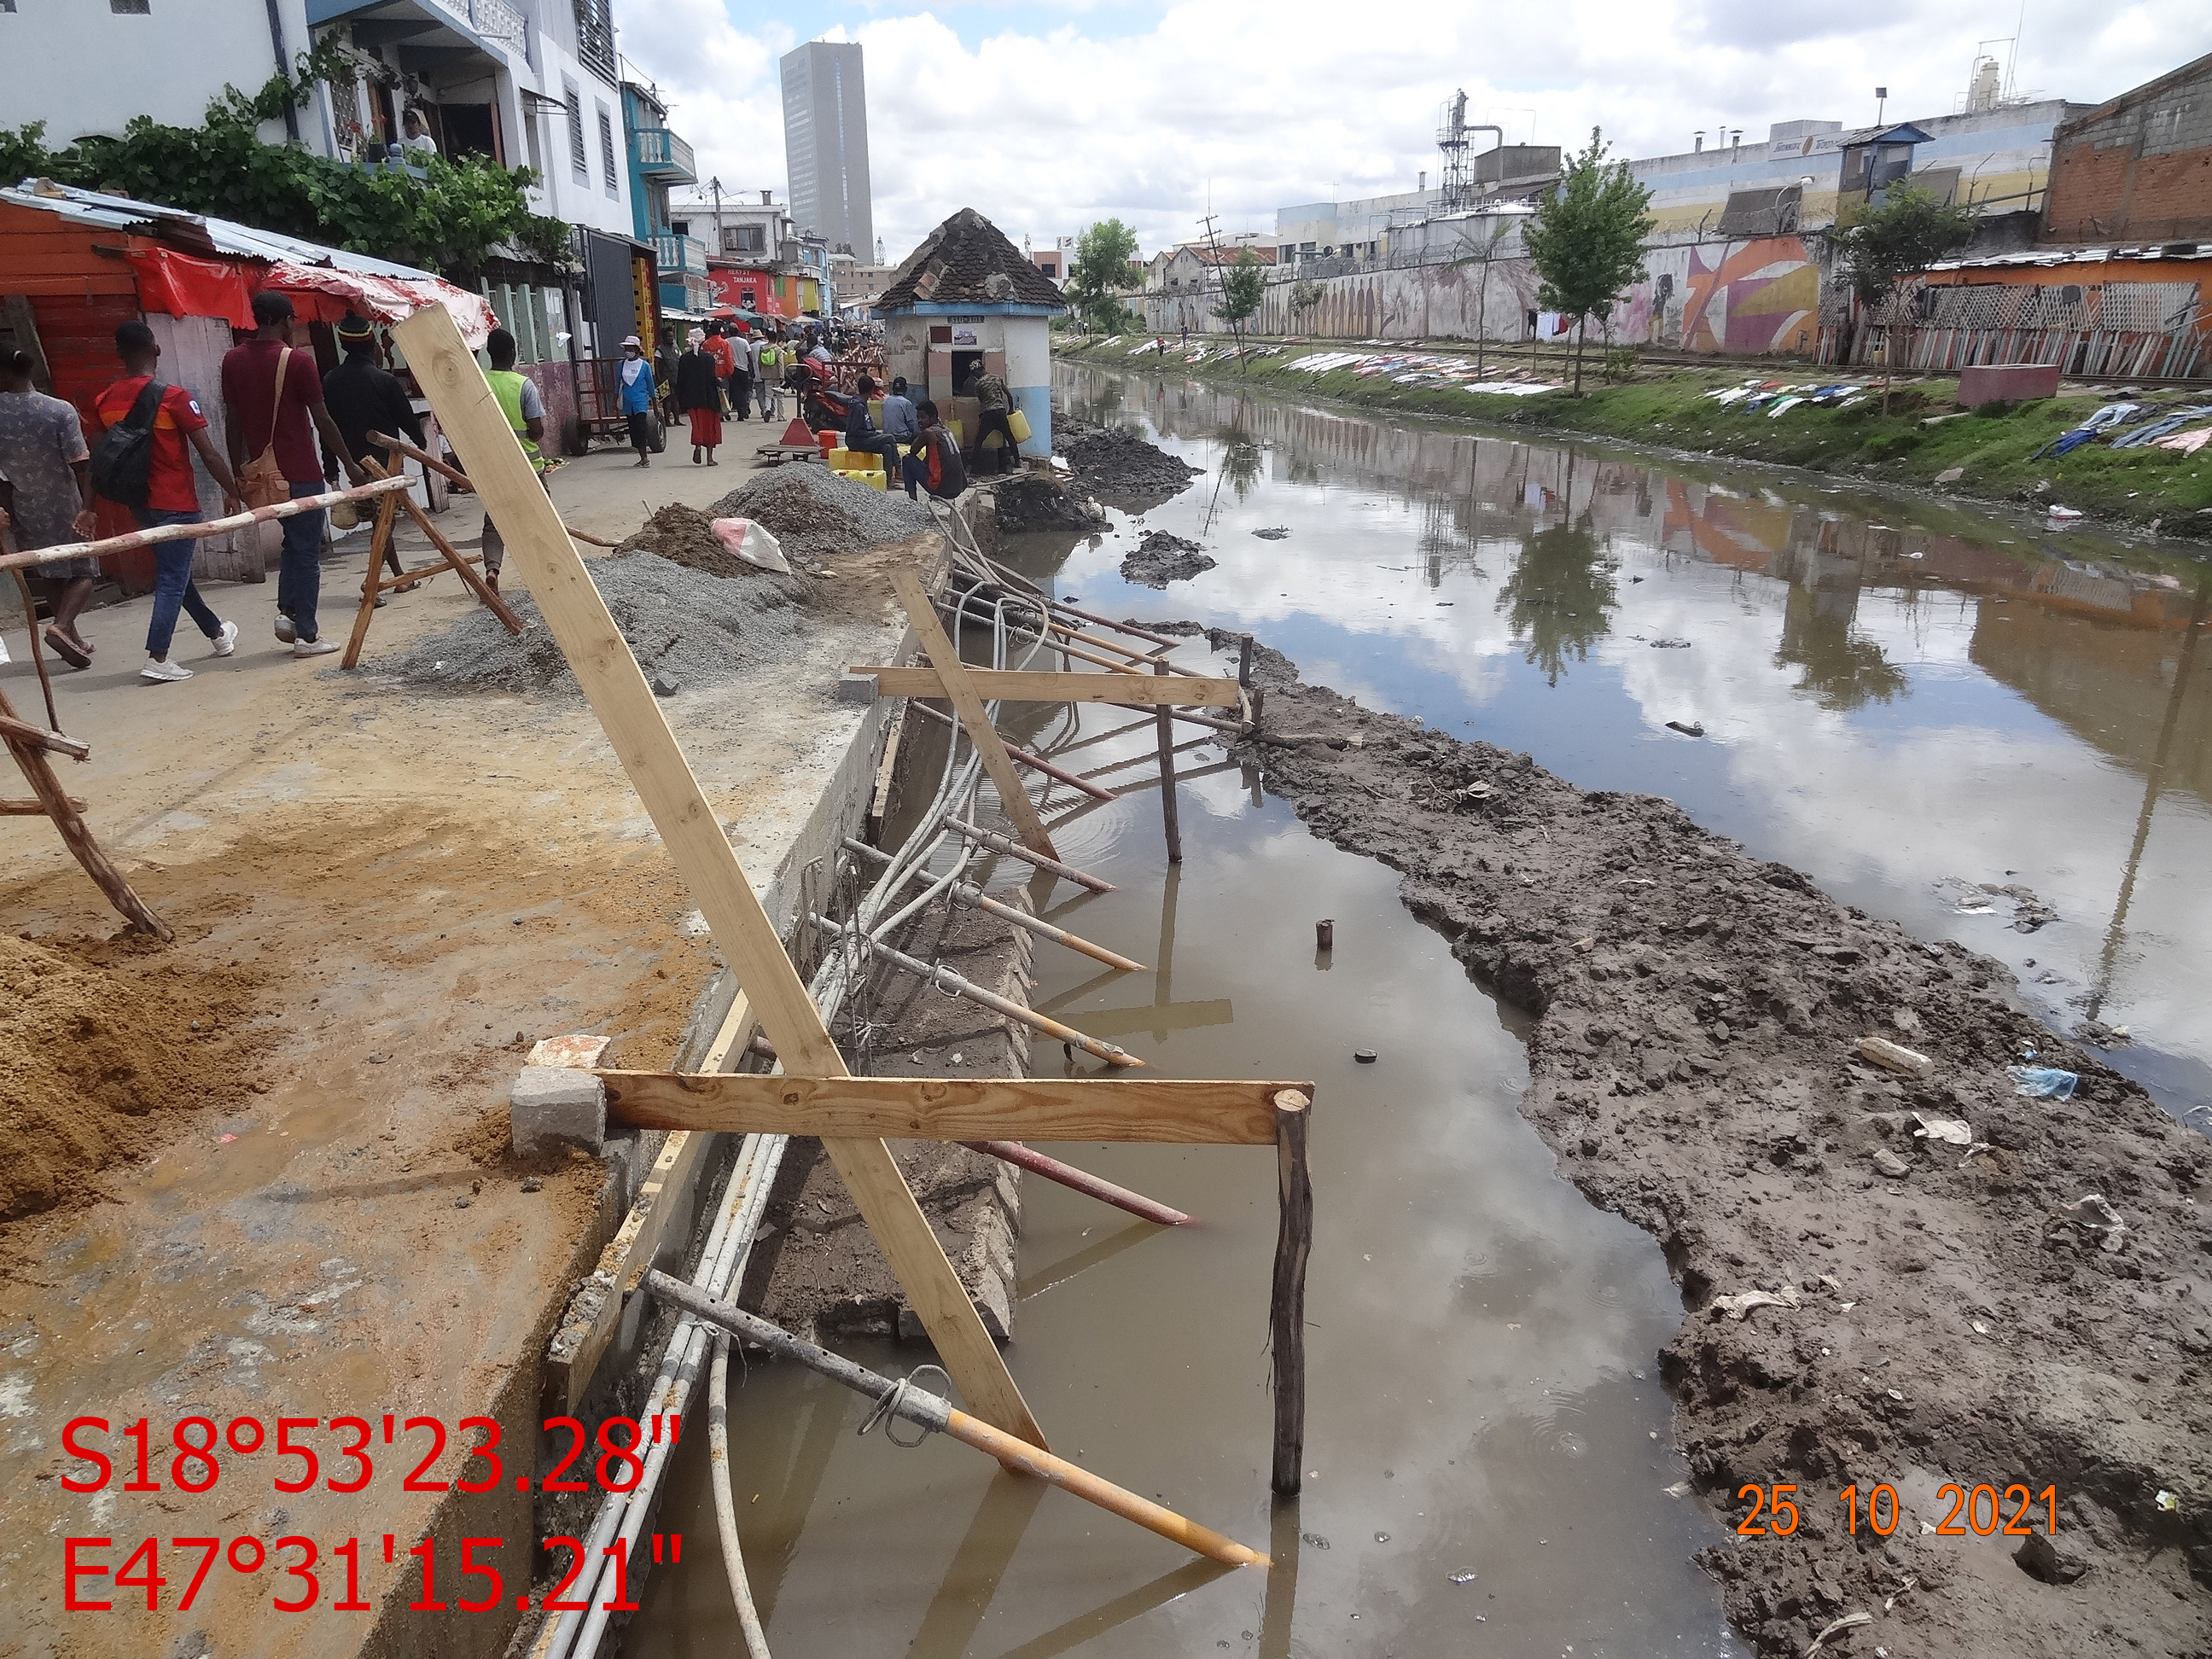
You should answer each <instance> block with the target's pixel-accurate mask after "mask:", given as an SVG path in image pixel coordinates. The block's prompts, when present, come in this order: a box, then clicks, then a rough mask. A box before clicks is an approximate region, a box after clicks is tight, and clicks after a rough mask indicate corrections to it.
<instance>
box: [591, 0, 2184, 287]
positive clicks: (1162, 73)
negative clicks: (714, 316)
mask: <svg viewBox="0 0 2212 1659" xmlns="http://www.w3.org/2000/svg"><path fill="white" fill-rule="evenodd" d="M816 15H817V16H818V17H821V18H822V19H823V21H824V22H825V23H830V24H836V27H824V28H820V29H817V31H815V34H813V35H806V34H801V33H799V32H798V31H797V30H795V29H794V28H793V27H790V26H788V25H787V24H783V23H776V24H771V25H769V26H766V27H760V28H757V29H753V30H750V31H748V30H745V29H741V28H739V27H738V26H737V25H736V24H734V23H733V22H732V21H731V19H730V17H729V15H728V14H727V12H726V10H725V9H723V7H722V5H721V4H720V3H719V0H653V3H652V4H649V5H647V4H638V5H632V6H629V7H628V8H626V9H625V11H624V14H623V18H622V21H623V36H622V46H623V53H624V55H625V56H626V57H627V58H629V60H630V62H631V63H632V64H634V65H635V67H636V68H637V69H638V70H641V71H642V72H643V73H644V74H646V75H647V76H652V77H653V78H655V79H657V80H658V81H659V84H660V87H661V88H662V90H663V91H664V92H665V93H666V94H668V95H669V96H670V97H671V99H672V100H674V103H675V114H674V120H675V123H676V125H677V129H678V131H681V132H682V133H683V134H684V137H687V138H689V139H690V141H691V143H692V144H693V145H694V146H695V147H696V149H697V151H698V154H699V159H700V164H701V167H702V172H705V173H714V174H718V175H719V176H720V178H721V179H722V181H723V183H724V184H725V185H728V186H732V187H737V188H743V187H755V186H757V185H763V184H764V185H773V186H775V188H776V189H777V191H778V192H779V194H781V191H783V189H784V188H785V185H786V180H785V177H784V165H783V119H782V109H781V93H780V89H779V83H778V79H777V74H776V67H775V60H776V58H777V57H778V55H779V54H781V52H786V51H788V50H789V49H790V47H791V46H793V44H795V43H796V42H797V41H799V40H802V39H808V38H815V37H816V36H817V35H824V34H826V35H828V36H829V37H830V38H841V37H842V38H846V39H852V40H859V41H860V42H861V44H862V45H863V46H865V47H866V50H867V58H866V63H867V78H868V92H869V99H868V101H869V111H868V115H869V148H870V152H871V161H872V171H873V173H874V179H873V185H874V199H875V218H876V228H877V231H878V234H880V235H881V236H882V237H883V238H884V240H885V242H886V243H887V244H888V246H889V248H890V252H891V254H892V256H893V257H894V258H897V257H899V256H900V255H902V254H903V253H904V252H907V251H908V249H910V248H911V247H912V246H913V245H914V243H915V241H916V240H919V239H920V238H921V236H922V235H924V234H927V231H928V230H929V229H930V228H932V227H933V225H935V224H936V223H937V222H939V220H941V219H943V218H944V217H945V216H946V215H948V214H950V213H951V212H953V211H954V210H957V209H959V208H962V207H969V206H972V207H975V208H978V209H980V210H981V211H982V212H983V213H985V214H986V215H987V216H989V217H990V218H991V219H992V220H994V222H996V223H997V224H998V225H999V226H1000V228H1001V229H1003V230H1005V231H1006V232H1007V234H1010V235H1012V236H1013V237H1014V238H1015V239H1016V240H1019V239H1020V238H1021V236H1022V235H1023V234H1024V233H1027V234H1031V235H1033V236H1034V237H1036V239H1037V240H1038V241H1039V242H1040V244H1042V243H1044V242H1046V241H1048V240H1049V239H1050V238H1051V237H1053V236H1055V235H1062V234H1073V233H1074V232H1076V231H1078V230H1079V229H1080V228H1082V226H1083V225H1085V224H1086V223H1088V222H1091V221H1092V220H1095V219H1099V218H1103V217H1105V216H1109V215H1119V216H1121V217H1122V218H1124V219H1126V220H1127V221H1129V222H1131V223H1133V225H1135V226H1136V227H1137V229H1138V232H1139V235H1140V237H1141V238H1142V239H1143V243H1144V246H1145V247H1146V250H1147V251H1148V252H1149V251H1150V250H1152V249H1153V248H1155V247H1158V246H1161V245H1162V244H1164V243H1166V242H1170V241H1175V240H1183V239H1186V238H1188V237H1189V236H1191V235H1192V234H1195V230H1196V222H1197V219H1198V216H1200V214H1202V213H1204V212H1205V211H1206V206H1207V203H1208V201H1209V195H1210V199H1211V203H1212V207H1213V209H1214V210H1216V211H1217V212H1218V213H1219V214H1220V215H1221V216H1222V220H1223V224H1224V227H1225V228H1227V229H1230V230H1243V229H1253V230H1272V229H1273V224H1274V212H1275V210H1276V209H1277V208H1278V207H1280V206H1284V205H1285V204H1292V203H1297V202H1304V201H1313V200H1316V199H1322V198H1326V197H1328V196H1330V195H1331V194H1336V195H1339V196H1342V197H1352V196H1358V195H1366V194H1376V193H1380V192H1383V191H1392V190H1403V189H1409V188H1411V187H1412V186H1413V183H1414V180H1415V178H1416V176H1417V175H1418V173H1419V172H1420V171H1422V170H1423V169H1426V170H1427V171H1428V172H1429V173H1430V174H1431V178H1433V177H1434V175H1435V173H1436V170H1437V154H1436V150H1435V148H1434V137H1435V126H1436V121H1437V112H1438V110H1439V109H1440V108H1441V106H1443V102H1444V100H1447V99H1449V97H1450V96H1451V95H1452V93H1453V91H1454V90H1455V88H1460V87H1464V88H1466V91H1467V93H1468V105H1469V109H1470V112H1471V114H1472V115H1473V116H1474V117H1476V118H1483V117H1485V116H1486V113H1487V112H1492V111H1496V112H1521V111H1533V112H1534V116H1533V133H1534V138H1535V140H1536V141H1537V142H1540V143H1557V144H1561V145H1566V146H1570V147H1572V146H1575V145H1577V144H1579V143H1582V142H1583V141H1585V140H1586V139H1587V137H1588V135H1589V130H1590V128H1591V127H1592V126H1594V125H1601V126H1602V127H1603V128H1604V129H1605V131H1606V134H1607V137H1608V138H1611V139H1613V140H1615V141H1617V142H1618V143H1620V144H1621V145H1622V146H1623V148H1624V150H1625V152H1626V153H1628V154H1632V155H1660V154H1665V153H1668V152H1670V151H1674V150H1679V149H1687V148H1688V147H1689V136H1690V133H1691V132H1692V130H1694V129H1698V128H1704V129H1705V130H1706V131H1712V130H1713V129H1715V128H1716V127H1718V126H1721V125H1728V126H1740V127H1741V128H1742V129H1743V130H1744V131H1745V133H1746V135H1747V136H1763V134H1764V133H1765V129H1766V126H1767V125H1768V124H1769V123H1771V122H1774V121H1786V120H1793V119H1797V118H1822V119H1830V120H1841V121H1844V122H1845V123H1847V124H1852V123H1861V122H1867V121H1871V120H1872V119H1873V118H1874V113H1875V111H1874V99H1873V89H1874V88H1875V86H1876V85H1877V84H1886V85H1887V87H1888V88H1889V91H1890V98H1889V102H1888V106H1887V113H1888V115H1889V116H1890V117H1892V118H1900V119H1902V118H1911V117H1914V116H1926V115H1936V114H1945V113H1948V112H1950V111H1951V110H1952V109H1953V107H1954V105H1955V103H1956V101H1957V100H1958V97H1959V95H1960V94H1961V93H1962V92H1963V91H1964V89H1965V86H1966V77H1967V74H1968V71H1969V66H1970V64H1971V63H1972V58H1973V54H1974V51H1975V48H1976V45H1977V43H1978V41H1979V40H1982V39H1983V38H1984V36H1985V35H1986V34H1988V33H1990V32H1992V31H1994V30H1996V29H1997V28H2001V27H2005V26H2006V25H2007V23H2008V21H2010V17H2011V15H2012V9H2011V8H2009V7H2008V6H2003V5H1999V6H1997V7H1996V8H1994V9H1992V8H1991V7H1990V5H1989V4H1987V3H1985V0H1916V3H1913V4H1910V5H1908V4H1905V3H1904V0H1873V3H1871V4H1869V5H1866V6H1862V7H1859V8H1857V9H1854V10H1852V11H1850V13H1848V14H1843V13H1837V12H1832V11H1821V10H1819V9H1808V8H1804V7H1792V6H1778V5H1775V4H1772V3H1771V0H1700V3H1696V4H1692V3H1688V0H1661V3H1659V4H1657V5H1638V6H1630V5H1627V4H1624V3H1620V0H1581V3H1576V4H1570V5H1567V6H1565V7H1541V8H1516V7H1484V8H1480V9H1477V8H1475V7H1474V6H1471V5H1458V6H1449V5H1443V6H1439V5H1436V4H1420V5H1415V4H1410V3H1405V0H1397V3H1389V4H1385V5H1383V6H1382V7H1380V8H1376V7H1372V6H1370V7H1367V8H1364V9H1362V10H1361V11H1360V12H1359V13H1358V19H1357V22H1356V26H1353V25H1352V21H1351V20H1350V19H1348V18H1347V15H1346V14H1345V13H1344V12H1343V10H1342V9H1340V8H1334V7H1331V8H1328V9H1323V8H1322V7H1320V6H1318V5H1314V4H1311V3H1307V4H1304V5H1284V4H1281V3H1277V0H1265V3H1263V0H1191V3H1185V4H1180V5H1175V6H1172V7H1170V8H1168V9H1165V10H1164V11H1162V12H1160V13H1159V14H1158V15H1157V17H1156V18H1155V19H1152V20H1150V26H1149V27H1139V29H1138V32H1133V33H1119V34H1114V33H1109V26H1118V27H1122V28H1128V27H1132V26H1133V24H1135V25H1140V24H1142V23H1143V22H1144V21H1146V20H1145V19H1143V18H1142V17H1136V18H1133V17H1132V16H1131V15H1129V13H1128V11H1127V9H1126V8H1113V9H1101V10H1099V11H1096V12H1094V11H1092V10H1091V9H1090V8H1088V7H1085V6H1081V5H1077V6H1059V7H1052V6H1048V7H1042V8H1039V9H1020V10H1018V11H1017V10H1015V9H1007V8H1000V7H996V6H969V5H958V4H955V5H951V6H947V7H945V8H943V9H940V10H939V11H933V10H930V9H921V8H908V9H902V10H898V11H896V13H894V12H893V8H892V7H891V6H890V5H889V4H885V3H883V0H876V3H874V4H872V5H870V6H867V7H865V8H856V9H855V10H854V15H852V16H851V17H849V18H848V19H847V20H845V21H842V22H839V21H838V20H837V18H836V15H835V14H830V13H817V14H816ZM2187 15H2188V14H2187V9H2185V8H2174V7H2170V6H2169V7H2156V6H2153V5H2151V4H2149V3H2146V0H2135V3H2121V4H2117V5H2113V4H2106V3H2092V0H2045V3H2044V4H2042V5H2040V6H2039V7H2036V8H2032V9H2030V11H2029V13H2028V16H2027V33H2026V38H2025V39H2024V40H2023V41H2022V43H2021V57H2020V70H2019V85H2020V88H2021V90H2022V91H2023V92H2030V91H2032V92H2035V93H2038V94H2042V95H2046V96H2052V97H2065V98H2069V99H2073V100H2077V101H2081V102H2096V101H2100V100H2103V99H2106V98H2109V97H2111V96H2112V95H2113V94H2117V93H2118V92H2122V91H2124V90H2125V89H2126V88H2129V87H2131V86H2134V85H2136V84H2139V83H2140V82H2143V81H2147V80H2148V79H2150V78H2152V77H2153V76H2157V75H2159V74H2162V73H2163V72H2165V71H2166V70H2168V69H2171V68H2173V67H2174V66H2175V65H2177V64H2181V63H2183V62H2185V61H2187V60H2188V59H2189V58H2192V57H2194V56H2196V55H2197V53H2198V52H2202V51H2203V46H2204V41H2203V34H2202V31H2201V29H2197V28H2192V27H2191V26H2190V25H2189V24H2188V23H2187V21H2186V16H2187ZM948 18H949V19H951V21H947V19H948ZM1016 18H1019V19H1021V20H1022V21H1020V22H1016V21H1012V20H1014V19H1016ZM956 25H958V26H959V27H956ZM1024 25H1026V27H1024ZM986 31H987V32H986ZM1504 122H1505V124H1506V125H1509V126H1511V127H1514V128H1516V131H1515V134H1514V136H1515V137H1516V139H1517V138H1519V137H1522V136H1523V132H1524V131H1525V130H1527V129H1529V128H1530V126H1531V125H1532V122H1531V118H1530V117H1528V116H1527V115H1523V114H1518V113H1516V114H1510V115H1505V116H1504Z"/></svg>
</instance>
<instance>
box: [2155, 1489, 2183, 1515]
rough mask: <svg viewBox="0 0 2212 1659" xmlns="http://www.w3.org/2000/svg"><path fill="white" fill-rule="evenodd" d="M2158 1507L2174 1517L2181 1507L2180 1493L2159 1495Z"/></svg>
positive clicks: (2161, 1493) (2162, 1493)
mask: <svg viewBox="0 0 2212 1659" xmlns="http://www.w3.org/2000/svg"><path fill="white" fill-rule="evenodd" d="M2158 1506H2159V1508H2160V1509H2161V1510H2165V1511H2166V1513H2167V1514H2168V1515H2172V1514H2173V1513H2174V1512H2175V1511H2176V1510H2179V1509H2180V1507H2181V1495H2180V1494H2179V1492H2160V1493H2159V1495H2158Z"/></svg>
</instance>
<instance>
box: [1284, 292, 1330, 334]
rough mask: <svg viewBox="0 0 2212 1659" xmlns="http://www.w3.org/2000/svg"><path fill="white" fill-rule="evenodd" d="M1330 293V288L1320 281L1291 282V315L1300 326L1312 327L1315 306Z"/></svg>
mask: <svg viewBox="0 0 2212 1659" xmlns="http://www.w3.org/2000/svg"><path fill="white" fill-rule="evenodd" d="M1327 295H1328V289H1325V288H1323V287H1322V285H1321V284H1320V283H1291V301H1290V307H1291V317H1292V318H1294V319H1296V320H1297V326H1298V327H1300V328H1310V327H1312V326H1313V323H1312V317H1313V312H1314V308H1315V307H1316V306H1318V305H1320V304H1321V302H1322V299H1323V298H1325V297H1326V296H1327Z"/></svg>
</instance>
